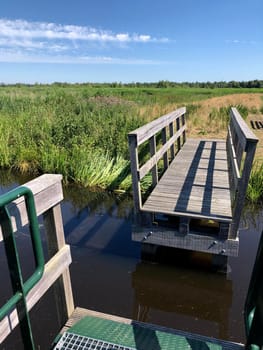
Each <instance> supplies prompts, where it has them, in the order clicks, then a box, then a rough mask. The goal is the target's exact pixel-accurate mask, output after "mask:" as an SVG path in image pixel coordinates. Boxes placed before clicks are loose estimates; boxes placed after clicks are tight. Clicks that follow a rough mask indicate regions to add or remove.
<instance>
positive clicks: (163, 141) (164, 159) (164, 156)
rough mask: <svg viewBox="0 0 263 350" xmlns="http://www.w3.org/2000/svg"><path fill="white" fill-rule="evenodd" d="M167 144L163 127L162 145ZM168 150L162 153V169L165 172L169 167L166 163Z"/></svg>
mask: <svg viewBox="0 0 263 350" xmlns="http://www.w3.org/2000/svg"><path fill="white" fill-rule="evenodd" d="M166 142H167V135H166V127H164V128H163V129H162V144H163V145H165V144H166ZM167 152H168V150H167V151H166V152H165V153H164V155H163V165H164V169H165V170H166V169H167V168H168V166H169V162H168V153H167Z"/></svg>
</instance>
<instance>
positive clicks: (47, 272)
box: [0, 245, 71, 344]
mask: <svg viewBox="0 0 263 350" xmlns="http://www.w3.org/2000/svg"><path fill="white" fill-rule="evenodd" d="M70 263H71V254H70V247H69V246H68V245H65V246H64V247H63V248H62V249H61V250H60V251H59V252H58V253H57V254H56V255H54V256H53V257H52V259H51V260H49V261H48V263H46V265H45V269H44V274H43V276H42V278H41V280H40V281H39V282H38V283H37V284H36V285H35V287H34V288H33V289H32V290H31V291H30V292H29V293H28V295H27V297H26V300H27V309H28V311H30V310H31V309H32V308H33V306H34V305H35V304H36V303H37V302H38V301H39V300H40V298H41V297H42V296H43V295H44V294H45V293H46V291H47V290H48V289H49V288H50V287H51V285H52V284H53V283H54V282H55V281H56V279H57V278H58V277H59V276H60V275H61V274H62V273H63V271H65V269H66V268H67V267H68V266H69V265H70ZM18 322H19V321H18V315H17V311H16V309H13V310H12V311H10V313H9V314H8V316H6V317H5V318H4V319H3V320H2V321H0V344H1V343H2V342H3V341H4V339H5V338H6V337H7V336H8V335H9V334H10V333H11V332H12V330H13V329H14V328H15V327H16V326H17V325H18Z"/></svg>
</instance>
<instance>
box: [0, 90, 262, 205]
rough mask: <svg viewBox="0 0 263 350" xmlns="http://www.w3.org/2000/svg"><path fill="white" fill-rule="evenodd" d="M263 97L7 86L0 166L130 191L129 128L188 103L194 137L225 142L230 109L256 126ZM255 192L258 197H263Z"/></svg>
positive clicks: (1, 110)
mask: <svg viewBox="0 0 263 350" xmlns="http://www.w3.org/2000/svg"><path fill="white" fill-rule="evenodd" d="M262 96H263V89H233V88H223V89H219V88H215V89H208V88H183V87H176V88H143V87H134V88H131V87H116V88H112V87H107V86H104V85H101V86H97V87H92V86H90V85H88V84H86V85H85V84H83V85H66V86H63V85H56V84H55V85H51V86H42V85H33V86H24V85H18V86H2V87H0V128H1V130H0V131H1V133H0V167H1V168H9V169H10V168H12V169H13V170H16V171H19V172H22V173H26V172H31V173H34V174H39V173H43V172H57V173H61V174H63V177H64V179H65V181H73V182H76V183H79V184H81V185H84V186H99V187H102V188H106V189H116V188H119V189H124V190H127V189H129V188H130V184H131V179H130V175H129V156H128V144H127V134H128V132H129V131H131V130H133V129H135V128H137V127H138V126H140V125H143V124H144V123H146V122H148V121H150V120H152V119H154V118H157V117H159V116H160V115H162V114H165V113H167V112H170V111H172V110H173V109H175V108H177V107H180V106H183V105H186V107H187V110H188V115H187V125H188V135H189V136H190V137H200V136H205V137H207V138H209V137H215V136H216V137H224V136H225V135H226V125H227V122H228V112H229V108H230V106H237V107H238V109H239V110H240V112H241V114H242V115H243V117H244V118H246V121H247V122H248V124H249V125H250V120H262V119H263V98H262ZM255 133H256V134H257V136H258V137H259V138H260V142H259V146H258V151H257V156H256V157H257V166H255V168H254V182H255V181H256V182H257V186H256V185H255V183H253V188H254V189H255V188H262V187H263V180H262V176H261V177H260V176H258V175H256V174H258V173H259V172H260V171H261V172H262V167H261V164H262V163H263V159H262V154H263V150H262V146H263V135H262V134H263V130H258V131H255ZM260 181H262V182H261V183H260ZM251 186H252V185H251ZM251 186H250V187H251ZM251 188H252V187H251ZM254 192H256V193H258V192H259V191H258V190H256V191H254ZM254 192H253V191H252V192H251V193H253V195H252V196H251V200H252V199H253V201H257V200H258V199H259V198H260V197H261V198H262V193H261V194H260V195H259V196H258V198H257V195H256V194H255V193H254Z"/></svg>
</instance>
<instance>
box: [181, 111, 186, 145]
mask: <svg viewBox="0 0 263 350" xmlns="http://www.w3.org/2000/svg"><path fill="white" fill-rule="evenodd" d="M184 125H185V113H184V114H182V126H184ZM185 141H186V132H185V130H184V131H183V144H184V143H185Z"/></svg>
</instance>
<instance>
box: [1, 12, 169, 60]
mask: <svg viewBox="0 0 263 350" xmlns="http://www.w3.org/2000/svg"><path fill="white" fill-rule="evenodd" d="M167 41H169V40H168V39H167V38H155V37H152V36H151V35H148V34H137V33H125V32H120V33H114V32H112V31H106V30H102V29H96V28H91V27H88V26H76V25H62V24H56V23H47V22H29V21H25V20H20V19H18V20H8V19H3V18H2V19H1V18H0V61H1V62H42V63H43V62H45V63H81V64H88V63H111V64H117V63H118V64H152V63H154V61H152V60H147V59H136V58H135V59H132V58H118V57H117V58H113V57H111V48H112V45H114V54H116V55H117V56H120V57H122V56H123V54H122V52H120V51H123V50H124V49H125V50H126V51H125V52H127V49H128V47H129V46H130V45H132V44H138V43H141V44H142V45H145V44H146V43H151V42H152V43H158V42H167ZM104 50H105V52H107V54H106V55H103V53H104ZM118 50H119V51H118ZM155 63H157V62H156V61H155Z"/></svg>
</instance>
